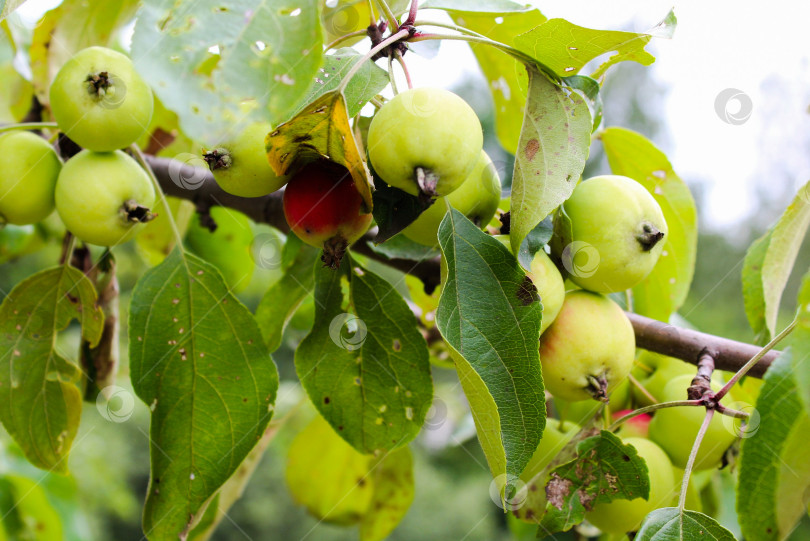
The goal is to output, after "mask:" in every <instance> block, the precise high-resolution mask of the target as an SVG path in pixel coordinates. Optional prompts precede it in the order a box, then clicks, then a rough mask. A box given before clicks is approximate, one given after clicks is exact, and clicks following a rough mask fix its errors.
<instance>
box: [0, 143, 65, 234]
mask: <svg viewBox="0 0 810 541" xmlns="http://www.w3.org/2000/svg"><path fill="white" fill-rule="evenodd" d="M0 156H3V167H2V169H0V225H2V224H4V223H9V224H15V225H27V224H33V223H36V222H39V221H40V220H43V219H44V218H45V217H46V216H48V214H50V213H51V212H52V211H53V209H54V202H53V191H54V187H55V186H56V178H57V177H58V176H59V170H60V169H61V168H62V162H61V160H60V159H59V156H57V155H56V152H54V150H53V148H52V147H51V145H49V144H48V142H47V141H46V140H45V139H43V138H42V137H40V136H38V135H36V134H34V133H31V132H28V131H12V132H10V133H6V134H4V135H2V136H0Z"/></svg>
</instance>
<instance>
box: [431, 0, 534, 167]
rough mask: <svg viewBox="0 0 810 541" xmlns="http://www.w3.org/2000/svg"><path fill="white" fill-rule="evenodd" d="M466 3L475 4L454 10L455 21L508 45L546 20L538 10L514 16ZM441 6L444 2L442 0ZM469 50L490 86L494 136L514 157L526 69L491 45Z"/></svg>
mask: <svg viewBox="0 0 810 541" xmlns="http://www.w3.org/2000/svg"><path fill="white" fill-rule="evenodd" d="M437 3H438V2H437ZM464 3H465V4H474V5H468V6H467V7H466V9H463V10H457V11H456V10H454V11H451V12H450V16H451V17H452V18H453V21H454V22H455V23H456V24H457V25H460V26H464V27H465V28H468V29H470V30H473V31H475V32H478V33H479V34H482V35H484V36H486V37H488V38H490V39H492V40H495V41H499V42H501V43H503V44H505V45H514V40H515V36H517V35H518V34H521V33H523V32H525V31H527V30H530V29H532V28H534V27H536V26H537V25H539V24H542V23H543V22H545V21H546V17H545V16H543V14H542V13H540V11H539V10H538V9H534V8H531V7H526V8H524V10H523V11H515V12H511V13H505V12H500V13H477V12H475V10H476V6H477V5H479V4H482V5H486V3H485V2H480V3H479V2H477V1H475V2H464ZM442 4H445V2H444V1H442ZM452 4H456V2H452ZM458 4H461V2H458ZM421 7H424V6H421ZM496 19H499V22H496ZM470 49H472V52H473V54H474V55H475V58H476V59H477V60H478V65H479V66H480V67H481V71H482V72H483V73H484V77H485V78H486V80H487V82H488V83H489V89H490V91H491V92H492V98H493V100H494V102H495V134H496V135H497V136H498V141H499V142H500V143H501V146H503V148H504V149H506V150H507V151H508V152H511V153H512V154H515V153H516V152H517V148H518V137H519V135H520V128H521V126H522V125H523V110H524V106H525V104H526V95H527V92H528V88H529V79H528V75H527V73H526V67H525V66H524V65H523V64H522V63H521V62H519V61H517V60H515V59H514V58H513V57H511V56H509V55H508V54H506V53H505V52H503V51H500V50H498V49H496V48H494V47H491V46H489V45H485V44H480V43H478V44H470Z"/></svg>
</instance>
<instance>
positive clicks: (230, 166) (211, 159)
mask: <svg viewBox="0 0 810 541" xmlns="http://www.w3.org/2000/svg"><path fill="white" fill-rule="evenodd" d="M270 131H271V128H270V124H269V123H266V122H265V123H262V122H257V123H254V124H250V125H249V126H247V127H246V128H245V129H240V130H238V133H237V134H236V136H235V137H234V138H233V140H230V141H225V142H223V143H221V144H218V145H217V146H216V147H215V148H211V149H206V150H203V159H204V160H205V162H206V163H207V164H208V168H209V169H211V172H212V173H213V175H214V180H216V181H217V184H219V187H220V188H222V189H223V190H225V191H226V192H228V193H229V194H232V195H238V196H239V197H261V196H263V195H267V194H269V193H272V192H275V191H276V190H278V189H279V188H281V187H282V186H284V185H285V184H286V183H287V180H288V179H287V177H286V176H281V177H279V176H277V175H276V173H275V172H274V171H273V168H272V167H270V162H269V161H267V151H266V150H265V148H264V139H265V137H266V136H267V134H268V133H270Z"/></svg>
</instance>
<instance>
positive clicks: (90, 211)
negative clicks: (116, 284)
mask: <svg viewBox="0 0 810 541" xmlns="http://www.w3.org/2000/svg"><path fill="white" fill-rule="evenodd" d="M55 200H56V211H57V212H58V213H59V217H60V218H61V219H62V222H63V223H64V224H65V227H67V229H68V230H69V231H70V232H71V233H73V234H74V235H76V236H77V237H78V238H79V239H81V240H83V241H84V242H87V243H90V244H97V245H99V246H115V245H117V244H122V243H124V242H126V241H128V240H130V239H132V238H133V237H134V236H135V235H136V234H137V233H138V232H140V231H141V230H142V229H143V228H144V227H145V225H146V224H145V223H141V222H134V221H130V220H128V219H127V217H126V214H125V213H124V211H123V205H124V204H125V203H126V202H127V201H133V202H135V203H136V204H138V205H140V206H142V207H146V208H147V209H149V208H152V207H153V205H154V204H155V189H154V188H153V187H152V181H151V180H150V179H149V175H147V174H146V171H144V170H143V169H141V166H140V165H138V163H137V162H136V161H135V160H133V159H132V158H130V157H129V156H127V155H126V154H124V153H123V152H121V151H120V150H116V151H115V152H104V153H98V152H91V151H89V150H83V151H81V152H79V153H78V154H76V155H75V156H73V157H72V158H71V159H70V160H68V162H67V163H66V164H65V165H64V167H62V172H61V173H59V179H58V180H57V181H56V192H55Z"/></svg>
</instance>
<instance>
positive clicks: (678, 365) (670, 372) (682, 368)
mask: <svg viewBox="0 0 810 541" xmlns="http://www.w3.org/2000/svg"><path fill="white" fill-rule="evenodd" d="M630 373H631V374H633V376H635V378H636V379H637V380H638V382H639V383H640V384H641V385H643V386H644V389H646V390H647V392H648V393H650V394H651V395H652V396H654V397H655V398H656V399H658V401H659V402H661V398H660V397H661V395H662V393H663V390H664V387H665V386H666V384H667V383H669V382H670V381H672V380H673V379H674V378H676V377H678V376H684V375H691V376H693V377H694V375H695V374H697V367H696V366H695V365H692V364H689V363H686V362H684V361H682V360H680V359H676V358H674V357H667V356H666V355H661V354H659V353H653V352H651V351H642V352H641V353H640V354H639V356H638V358H637V359H636V362H635V366H634V367H633V370H632V371H631V372H630ZM633 399H634V400H635V401H636V403H638V405H639V406H650V405H652V403H653V402H652V400H650V399H649V398H647V395H645V394H644V393H643V392H641V389H639V388H638V387H636V386H633Z"/></svg>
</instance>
